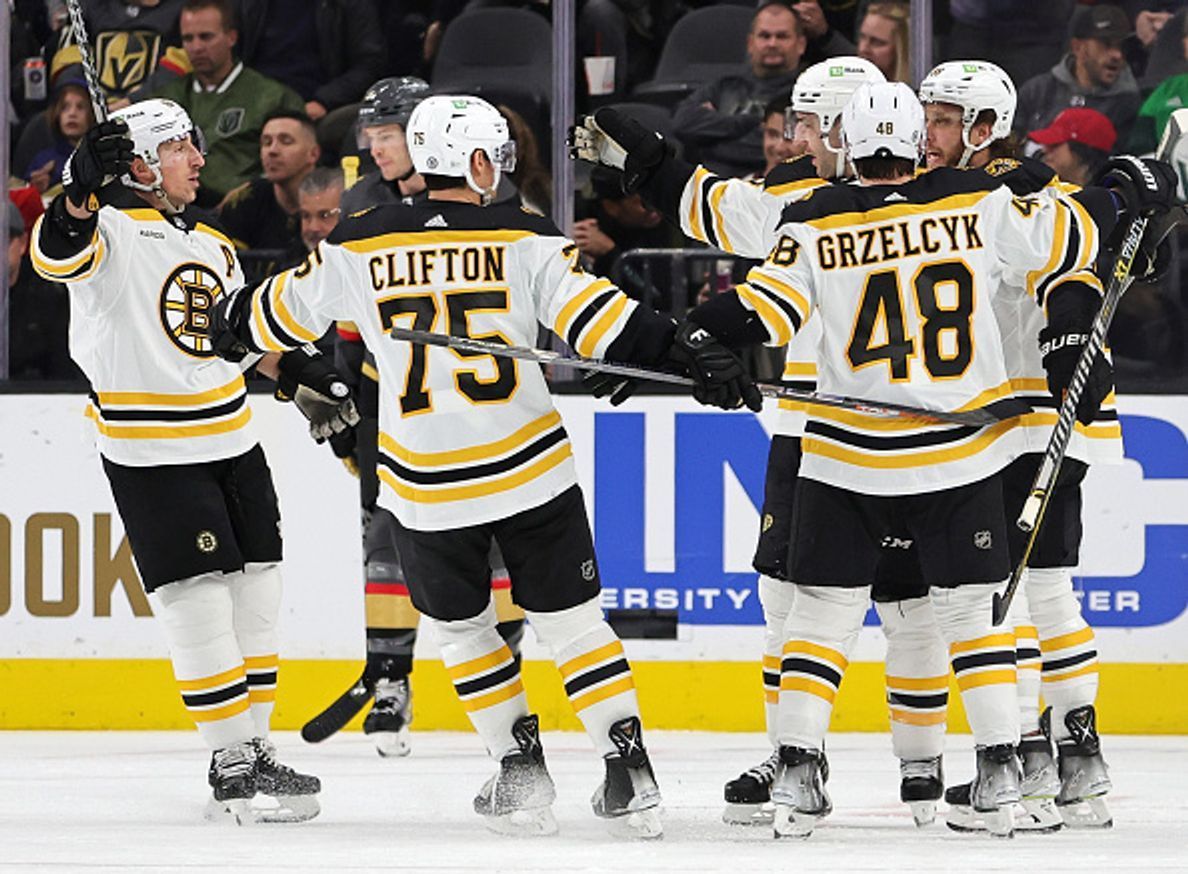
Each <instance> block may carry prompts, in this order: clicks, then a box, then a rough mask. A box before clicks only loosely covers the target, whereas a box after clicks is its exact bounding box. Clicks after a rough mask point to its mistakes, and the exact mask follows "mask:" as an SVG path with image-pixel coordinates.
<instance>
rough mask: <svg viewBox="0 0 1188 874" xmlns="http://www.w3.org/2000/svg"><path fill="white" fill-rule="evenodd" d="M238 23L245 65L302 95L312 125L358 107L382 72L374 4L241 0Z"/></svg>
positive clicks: (362, 0)
mask: <svg viewBox="0 0 1188 874" xmlns="http://www.w3.org/2000/svg"><path fill="white" fill-rule="evenodd" d="M239 23H240V28H239V37H240V40H239V51H240V57H241V59H242V60H243V62H244V63H245V64H247V65H248V66H249V67H253V68H255V69H257V70H259V71H260V72H261V73H263V74H264V75H265V76H271V77H272V78H273V79H279V80H280V81H281V82H284V83H285V84H286V85H288V86H289V87H291V88H292V89H293V90H294V91H296V92H297V93H298V94H300V95H301V97H302V99H304V100H305V111H306V113H307V114H308V115H309V117H310V118H311V119H313V120H314V121H317V120H319V119H320V118H322V116H324V115H325V114H326V113H327V112H329V111H330V110H332V109H336V108H337V107H339V106H343V105H345V104H348V103H354V102H355V101H357V100H358V99H359V98H360V97H361V96H362V95H363V91H364V90H365V89H366V88H367V86H368V85H370V84H371V83H372V82H374V81H375V80H376V79H377V78H378V77H379V75H380V73H381V72H383V68H384V61H385V58H384V44H383V39H382V33H383V32H382V31H381V30H380V26H379V19H378V17H377V16H376V12H375V7H374V6H373V5H372V3H371V0H239Z"/></svg>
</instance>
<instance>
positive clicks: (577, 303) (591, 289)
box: [553, 279, 614, 337]
mask: <svg viewBox="0 0 1188 874" xmlns="http://www.w3.org/2000/svg"><path fill="white" fill-rule="evenodd" d="M613 285H614V283H612V282H611V281H610V280H609V279H599V280H596V281H595V282H591V283H590V284H589V285H587V286H586V287H585V288H584V289H583V290H581V291H579V292H578V293H577V294H575V295H574V296H573V297H571V298H570V299H569V301H568V303H566V304H565V306H563V307H561V312H559V313H557V318H556V319H555V320H554V321H553V331H554V332H555V333H556V334H557V336H558V337H565V336H567V335H568V334H569V326H570V324H571V323H572V322H573V320H574V319H575V318H576V317H577V314H578V313H579V312H581V311H582V309H583V308H584V307H585V306H586V304H588V303H589V302H590V301H592V300H593V299H594V298H595V297H597V296H598V295H599V294H600V293H601V292H604V291H606V290H607V289H608V288H611V287H612V286H613Z"/></svg>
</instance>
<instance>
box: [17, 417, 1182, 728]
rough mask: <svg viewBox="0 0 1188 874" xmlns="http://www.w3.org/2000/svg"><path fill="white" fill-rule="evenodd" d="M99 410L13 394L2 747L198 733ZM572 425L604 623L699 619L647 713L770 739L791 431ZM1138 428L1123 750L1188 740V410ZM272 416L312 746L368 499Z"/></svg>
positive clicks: (1097, 521)
mask: <svg viewBox="0 0 1188 874" xmlns="http://www.w3.org/2000/svg"><path fill="white" fill-rule="evenodd" d="M84 404H85V400H84V399H83V398H82V397H80V396H69V395H2V396H0V435H3V436H2V437H0V690H3V693H4V694H3V695H0V728H146V729H147V728H171V727H179V728H180V727H185V726H186V725H187V724H188V721H187V717H186V715H185V713H184V711H183V709H182V707H181V704H180V701H179V700H178V696H177V694H176V691H175V687H174V684H173V682H172V678H171V675H170V671H169V665H168V662H167V661H166V660H165V658H164V653H165V651H164V644H163V641H162V639H161V638H160V636H159V634H158V632H157V629H156V627H155V625H154V623H153V621H152V619H151V617H150V616H149V614H148V605H147V603H146V602H145V600H144V597H143V594H142V593H141V592H140V588H139V582H138V579H137V576H136V570H135V566H134V564H133V562H132V560H131V555H130V551H129V550H128V548H127V543H126V541H125V540H124V538H123V532H122V528H121V526H120V522H119V518H118V516H117V515H116V513H115V509H114V506H113V503H112V500H111V496H110V493H109V492H108V489H107V484H106V481H105V480H104V478H103V476H102V472H101V469H100V466H99V463H98V459H97V456H96V455H95V452H94V448H93V446H92V444H91V442H90V432H89V428H90V425H89V423H88V422H87V421H86V420H84V418H83V416H82V409H83V406H84ZM557 404H558V407H559V408H560V409H561V412H562V414H563V416H564V417H565V421H566V427H567V429H568V431H569V434H570V437H571V439H572V441H573V446H574V453H575V457H576V459H577V464H578V470H579V476H580V478H581V481H582V484H583V487H584V488H585V492H586V499H587V503H588V506H589V508H590V511H591V516H592V520H593V524H594V528H595V536H596V540H597V543H598V548H599V560H600V564H601V571H602V578H603V583H604V587H605V589H604V606H606V607H607V608H613V609H632V610H640V609H653V610H674V609H675V610H676V611H677V613H678V616H679V624H678V626H677V630H676V638H675V639H672V640H632V641H628V643H627V646H628V653H629V655H630V656H631V658H632V660H633V662H634V663H635V666H636V677H637V684H638V686H639V689H640V698H641V704H642V706H643V708H644V713H645V716H647V717H648V718H649V719H650V721H651V722H652V724H653V725H655V726H657V727H667V728H688V729H705V730H759V729H761V727H762V705H761V695H762V693H761V689H760V674H759V668H758V665H757V660H758V655H759V651H760V644H761V630H760V627H759V623H760V608H759V604H758V599H757V595H756V588H755V574H754V572H753V571H751V570H750V557H751V551H752V549H753V546H754V539H755V534H756V532H757V530H758V509H757V507H758V506H759V503H760V502H761V499H762V491H763V470H764V465H765V462H766V455H767V444H768V440H769V438H768V433H769V431H770V428H771V426H772V424H773V422H774V419H773V417H772V416H770V415H769V414H767V413H766V412H765V414H764V415H762V416H758V417H757V416H754V415H752V414H750V413H721V412H711V411H706V410H703V409H702V408H699V407H697V406H696V405H695V404H693V403H692V402H691V401H687V400H683V399H677V398H659V397H649V398H642V399H636V400H633V401H631V402H629V403H628V404H626V405H625V406H623V407H621V408H619V409H617V410H616V409H612V408H610V407H609V406H607V405H605V404H603V403H598V402H594V401H592V400H591V399H589V398H585V397H568V396H565V397H558V398H557ZM1120 407H1121V413H1122V426H1123V432H1124V435H1125V440H1126V454H1127V460H1126V462H1125V463H1124V464H1123V465H1120V466H1114V467H1098V468H1095V469H1094V470H1093V471H1092V472H1091V474H1090V477H1089V479H1088V481H1087V483H1086V487H1085V506H1086V513H1085V525H1086V534H1085V545H1084V548H1083V551H1082V564H1081V567H1080V569H1079V571H1078V574H1079V576H1078V588H1079V590H1080V591H1081V592H1082V593H1083V594H1082V597H1083V600H1082V606H1083V609H1084V612H1085V616H1086V618H1087V619H1088V620H1089V622H1090V623H1091V624H1093V625H1094V626H1095V628H1096V629H1097V633H1098V646H1099V651H1100V653H1101V659H1102V662H1103V667H1102V690H1101V699H1100V708H1099V709H1100V712H1101V721H1102V725H1103V728H1105V730H1108V731H1115V732H1117V731H1127V732H1188V695H1186V694H1185V693H1186V692H1188V617H1186V615H1185V612H1186V611H1185V608H1186V607H1188V399H1186V398H1183V397H1130V398H1123V399H1122V402H1121V405H1120ZM252 408H253V411H254V419H253V421H254V425H255V427H256V428H257V429H258V433H259V436H260V438H261V440H262V441H263V443H264V445H265V448H266V450H267V452H268V458H269V462H270V464H271V467H272V470H273V474H274V477H275V479H276V484H277V490H278V493H279V495H280V500H281V512H282V516H283V520H284V533H285V542H286V561H285V571H284V573H285V580H286V594H285V603H284V608H283V618H282V657H283V659H284V665H283V666H282V673H281V680H280V689H279V693H278V709H277V716H276V722H277V724H278V727H280V728H293V727H299V726H300V724H302V723H303V722H304V721H305V719H306V718H308V717H309V716H310V715H312V714H313V713H315V712H317V711H318V710H320V709H321V708H322V707H323V706H325V704H327V703H329V701H330V700H331V699H332V698H333V697H335V696H336V695H337V694H338V693H339V692H340V691H342V690H344V689H345V688H346V687H347V686H348V685H349V684H350V682H351V681H352V680H353V679H354V678H355V677H356V676H357V675H358V671H359V670H360V669H361V665H362V657H363V630H362V629H363V597H362V594H363V593H362V583H361V570H360V547H359V536H358V527H357V526H358V511H357V499H356V481H355V480H354V479H352V478H351V477H350V476H349V475H348V474H347V473H346V472H345V470H344V469H343V468H342V466H341V465H340V463H339V462H338V461H336V460H335V459H334V458H333V457H332V456H331V455H330V453H329V452H328V451H327V450H326V449H325V448H324V447H317V446H315V445H314V444H313V443H312V442H311V441H309V440H308V438H307V437H306V436H305V428H304V420H303V419H302V418H301V417H300V414H299V413H298V412H297V411H296V410H295V409H293V408H292V407H291V406H288V405H280V404H277V403H275V402H273V401H272V400H271V399H270V398H268V397H267V396H256V397H254V398H253V401H252ZM178 500H179V501H181V500H184V496H179V498H178ZM417 651H418V657H419V661H418V665H417V668H416V670H415V672H414V675H413V681H414V690H415V696H416V701H415V704H416V727H417V728H422V729H425V728H462V727H464V726H465V717H464V714H463V711H462V710H461V708H460V707H459V706H458V705H457V703H456V701H455V699H454V696H453V693H452V690H451V689H450V688H449V686H448V685H447V682H446V679H445V675H444V671H443V670H442V669H441V665H440V663H439V662H438V661H437V660H436V654H435V652H434V648H433V646H432V644H431V642H430V641H429V640H428V639H427V635H423V636H422V638H421V639H420V640H419V641H418V645H417ZM525 656H526V658H527V665H526V668H525V670H526V682H527V685H528V687H529V689H530V699H531V704H532V706H533V707H534V709H536V710H538V711H539V712H540V713H541V714H542V721H543V723H544V724H545V725H546V726H547V727H550V728H553V727H557V728H571V727H576V722H575V720H574V719H573V717H572V714H571V712H570V710H569V708H568V704H567V703H566V701H565V700H564V696H563V693H562V690H561V685H560V682H559V680H558V679H557V676H556V672H555V671H554V670H553V668H552V666H551V665H549V664H548V663H546V662H544V661H543V658H544V656H543V653H542V652H541V651H540V650H539V649H538V648H537V647H536V646H535V643H534V642H533V641H532V638H531V635H528V639H527V642H526V646H525ZM881 657H882V640H881V634H880V632H879V631H878V629H877V628H875V627H870V628H867V629H865V630H864V632H863V635H862V637H861V638H860V641H859V644H858V647H857V651H856V652H855V654H854V659H853V662H854V664H852V666H851V668H850V671H849V672H848V673H847V676H846V680H845V683H844V684H843V687H842V692H841V695H840V696H839V699H838V703H837V707H836V712H835V718H834V726H835V728H837V729H838V730H850V731H864V730H866V731H878V730H883V729H885V728H886V725H887V721H886V720H887V717H886V709H885V705H884V704H883V695H884V693H883V688H882V669H881V666H880V665H879V663H878V662H879V660H880V659H881ZM954 697H956V696H954ZM954 724H955V725H957V726H960V725H962V720H961V718H960V715H959V714H958V715H957V716H956V719H955V723H954Z"/></svg>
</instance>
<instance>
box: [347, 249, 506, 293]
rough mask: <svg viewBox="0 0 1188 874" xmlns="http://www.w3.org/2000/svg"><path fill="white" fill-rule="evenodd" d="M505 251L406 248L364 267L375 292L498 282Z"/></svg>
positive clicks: (502, 272) (501, 273)
mask: <svg viewBox="0 0 1188 874" xmlns="http://www.w3.org/2000/svg"><path fill="white" fill-rule="evenodd" d="M505 252H506V249H505V248H504V247H503V246H481V247H478V246H441V247H439V248H424V249H406V250H405V251H403V252H387V253H384V254H380V255H375V256H374V257H372V258H371V259H369V260H368V262H367V267H368V269H369V270H370V272H371V287H372V288H374V289H375V290H376V291H382V290H383V289H385V288H398V287H408V286H416V285H433V284H435V283H443V282H458V281H462V282H499V283H502V282H504V281H505V280H504V264H503V256H504V254H505ZM402 256H403V257H402Z"/></svg>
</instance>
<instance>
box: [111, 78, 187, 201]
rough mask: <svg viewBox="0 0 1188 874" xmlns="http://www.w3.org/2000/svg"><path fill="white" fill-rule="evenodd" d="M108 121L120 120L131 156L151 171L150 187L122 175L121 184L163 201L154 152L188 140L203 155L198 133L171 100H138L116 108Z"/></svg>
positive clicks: (156, 158) (159, 159)
mask: <svg viewBox="0 0 1188 874" xmlns="http://www.w3.org/2000/svg"><path fill="white" fill-rule="evenodd" d="M111 118H112V119H113V120H114V119H120V120H122V121H123V122H124V123H125V124H127V125H128V137H129V139H131V140H132V154H133V155H134V156H135V157H137V158H141V159H142V160H143V161H144V163H145V164H147V165H148V168H149V169H150V170H152V171H153V181H152V184H149V185H146V184H144V183H143V182H137V181H136V180H135V179H133V178H132V174H131V173H126V174H124V177H123V183H124V184H125V185H127V186H128V187H129V188H135V189H137V190H138V191H152V192H155V193H156V194H157V196H158V197H161V198H162V199H164V192H163V191H161V155H160V153H159V152H158V149H159V148H160V146H161V145H162V144H163V143H170V142H173V141H175V140H182V139H191V140H193V142H194V146H195V147H196V148H197V149H198V150H199V151H200V152H203V153H205V151H206V150H205V148H204V144H203V141H202V134H201V132H200V131H199V130H198V129H197V128H196V127H195V126H194V122H192V121H191V120H190V116H189V115H188V114H187V113H186V111H185V110H184V109H182V108H181V106H179V105H178V104H176V103H174V102H173V101H172V100H166V99H164V98H160V97H154V98H152V99H151V100H142V101H140V102H139V103H133V104H132V105H131V106H126V107H124V108H123V109H117V110H116V111H115V112H113V113H112V114H111Z"/></svg>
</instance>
